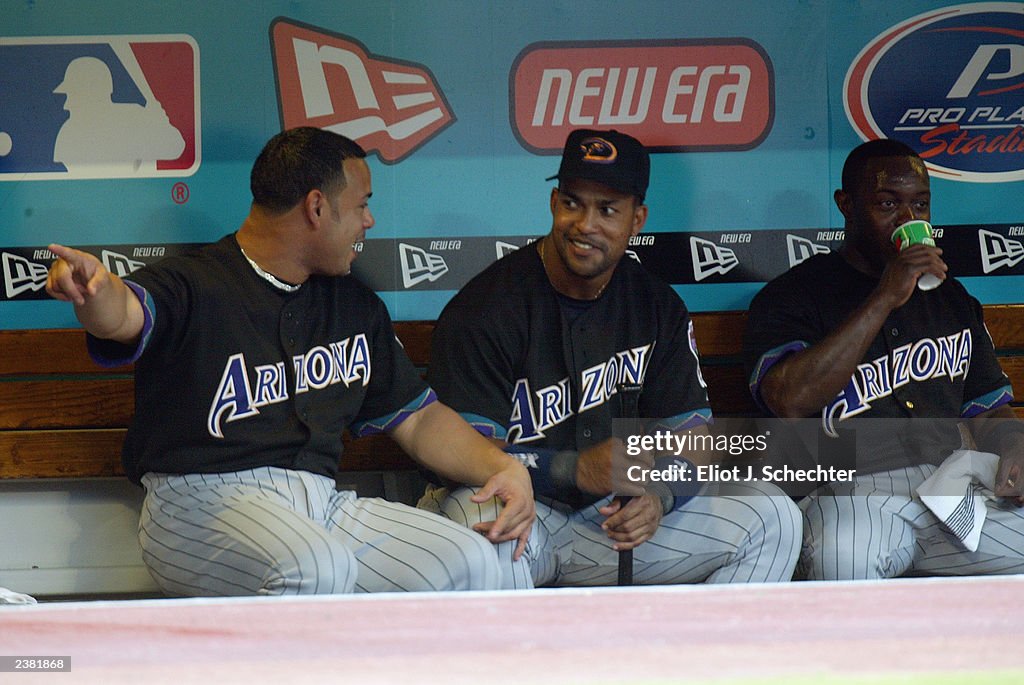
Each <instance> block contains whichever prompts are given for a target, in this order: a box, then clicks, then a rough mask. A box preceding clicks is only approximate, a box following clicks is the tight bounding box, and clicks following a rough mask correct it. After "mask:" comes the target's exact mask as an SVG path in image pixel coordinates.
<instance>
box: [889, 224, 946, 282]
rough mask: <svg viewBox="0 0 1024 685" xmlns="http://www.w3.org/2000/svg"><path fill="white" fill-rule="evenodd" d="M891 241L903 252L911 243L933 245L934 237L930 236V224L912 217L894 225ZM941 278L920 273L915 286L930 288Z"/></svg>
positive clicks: (940, 280)
mask: <svg viewBox="0 0 1024 685" xmlns="http://www.w3.org/2000/svg"><path fill="white" fill-rule="evenodd" d="M892 242H893V245H895V246H896V250H897V251H898V252H903V250H905V249H907V248H908V247H910V246H911V245H917V244H919V243H921V244H924V245H928V246H929V247H935V239H934V238H933V237H932V225H931V224H930V223H928V222H927V221H925V220H924V219H914V220H913V221H908V222H907V223H905V224H901V225H899V226H897V227H896V230H895V231H893V232H892ZM941 283H942V279H941V278H939V277H938V276H936V275H935V274H930V273H926V274H922V275H921V277H920V278H919V279H917V287H918V288H920V289H921V290H932V289H933V288H937V287H939V284H941Z"/></svg>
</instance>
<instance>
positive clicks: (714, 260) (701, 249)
mask: <svg viewBox="0 0 1024 685" xmlns="http://www.w3.org/2000/svg"><path fill="white" fill-rule="evenodd" d="M690 257H691V259H692V260H693V279H694V280H695V281H703V280H704V279H705V278H707V277H708V276H714V275H715V274H727V273H729V272H730V271H731V270H732V269H734V268H735V267H736V265H737V264H739V263H740V260H739V259H737V257H736V253H735V252H733V251H732V250H730V249H729V248H728V247H721V246H720V245H715V244H714V243H713V242H711V241H710V240H704V239H703V238H698V237H697V236H690Z"/></svg>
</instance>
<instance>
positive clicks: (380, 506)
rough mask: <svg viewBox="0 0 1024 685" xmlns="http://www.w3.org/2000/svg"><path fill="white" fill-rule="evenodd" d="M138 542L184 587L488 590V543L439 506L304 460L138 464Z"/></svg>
mask: <svg viewBox="0 0 1024 685" xmlns="http://www.w3.org/2000/svg"><path fill="white" fill-rule="evenodd" d="M142 482H143V485H144V486H145V488H146V498H145V501H144V503H143V508H142V517H141V519H140V521H139V541H140V543H141V545H142V553H143V561H144V562H145V564H146V566H147V567H148V568H149V571H150V573H151V574H152V575H153V578H154V579H155V580H156V582H157V584H158V585H159V586H160V587H161V589H163V590H164V591H165V592H166V593H168V594H171V595H183V596H223V595H257V594H266V595H283V594H333V593H345V592H352V591H355V592H391V591H419V590H424V591H433V590H490V589H496V588H497V587H499V586H500V580H501V569H500V567H499V565H498V560H497V557H496V556H495V550H494V545H493V544H491V542H489V541H488V540H487V539H486V538H484V537H483V536H481V535H479V534H477V533H475V532H473V531H472V530H467V529H466V528H464V527H462V526H458V525H456V524H454V523H452V522H451V521H448V520H446V519H444V518H442V517H440V516H436V515H433V514H430V513H428V512H424V511H420V510H418V509H414V508H412V507H408V506H405V505H403V504H397V503H394V502H388V501H385V500H382V499H376V498H361V497H356V495H355V493H354V492H351V491H341V492H339V491H337V490H335V484H334V481H333V480H332V479H330V478H327V477H325V476H320V475H315V474H312V473H308V472H305V471H291V470H286V469H280V468H274V467H263V468H257V469H252V470H247V471H238V472H234V473H220V474H188V475H164V474H152V473H150V474H146V475H145V476H144V477H143V479H142Z"/></svg>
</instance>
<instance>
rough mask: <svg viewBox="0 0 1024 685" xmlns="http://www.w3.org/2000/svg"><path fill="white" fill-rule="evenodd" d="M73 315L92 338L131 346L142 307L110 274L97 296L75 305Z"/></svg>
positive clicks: (119, 281)
mask: <svg viewBox="0 0 1024 685" xmlns="http://www.w3.org/2000/svg"><path fill="white" fill-rule="evenodd" d="M75 316H76V317H78V321H79V322H80V323H81V324H82V326H83V327H84V328H85V330H87V331H88V332H89V333H91V334H92V335H94V336H96V337H97V338H102V339H105V340H114V341H116V342H120V343H125V344H131V343H133V342H135V341H136V340H137V339H138V337H139V333H141V332H142V325H143V314H142V305H141V303H140V302H139V299H138V298H137V297H136V296H135V293H133V292H132V291H131V290H130V289H129V288H128V286H127V285H125V283H124V281H122V280H121V279H120V278H118V277H117V276H115V275H113V274H110V275H109V282H108V283H107V284H106V285H105V286H104V287H103V288H100V289H99V290H98V291H97V293H96V294H95V295H94V296H92V297H89V298H87V299H86V300H85V302H84V303H83V304H76V305H75Z"/></svg>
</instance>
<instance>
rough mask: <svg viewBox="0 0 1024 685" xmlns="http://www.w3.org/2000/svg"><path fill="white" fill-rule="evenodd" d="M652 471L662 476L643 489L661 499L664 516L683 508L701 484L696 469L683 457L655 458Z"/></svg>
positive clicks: (667, 456) (646, 484) (666, 456)
mask: <svg viewBox="0 0 1024 685" xmlns="http://www.w3.org/2000/svg"><path fill="white" fill-rule="evenodd" d="M654 470H655V471H657V472H658V473H660V474H662V478H661V480H657V481H651V482H649V483H645V484H644V488H645V489H646V490H647V492H650V493H653V494H656V495H658V497H660V498H661V506H662V510H663V513H665V514H667V513H669V512H670V511H674V510H675V509H678V508H679V507H681V506H683V505H684V504H686V503H687V502H689V501H690V500H691V499H693V498H694V497H695V496H696V495H697V493H698V492H700V489H701V482H700V480H699V479H698V478H697V467H696V466H694V465H693V463H691V462H690V461H689V460H688V459H686V458H684V457H677V456H674V455H665V456H661V457H655V459H654Z"/></svg>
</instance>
